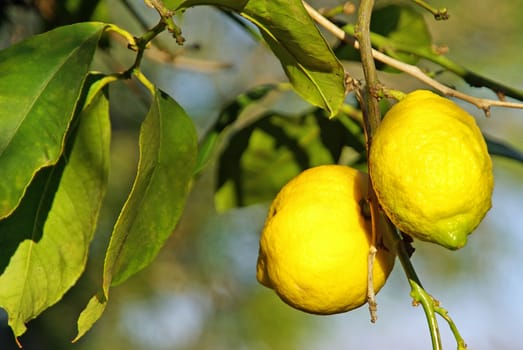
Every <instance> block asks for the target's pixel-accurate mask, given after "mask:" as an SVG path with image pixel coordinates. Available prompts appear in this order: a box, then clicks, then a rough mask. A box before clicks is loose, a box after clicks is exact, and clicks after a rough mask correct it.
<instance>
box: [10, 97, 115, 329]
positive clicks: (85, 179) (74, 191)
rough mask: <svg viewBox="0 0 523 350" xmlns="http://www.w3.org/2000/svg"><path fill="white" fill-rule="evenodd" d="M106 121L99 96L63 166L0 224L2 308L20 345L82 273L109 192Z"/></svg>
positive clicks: (45, 175) (46, 172)
mask: <svg viewBox="0 0 523 350" xmlns="http://www.w3.org/2000/svg"><path fill="white" fill-rule="evenodd" d="M108 116H109V108H108V101H107V99H106V98H105V96H104V95H103V94H100V95H99V96H97V98H95V99H94V100H93V101H92V103H91V105H90V106H89V107H87V108H86V109H85V110H84V111H83V112H82V113H81V114H80V116H79V120H78V123H79V124H78V125H77V126H75V128H74V130H72V134H71V136H70V137H69V138H68V142H67V146H66V149H65V152H64V154H63V156H62V157H61V158H60V161H59V162H58V163H57V164H56V165H54V166H51V167H46V168H44V169H42V170H40V171H39V172H38V173H37V174H36V176H35V177H34V179H33V181H32V182H31V184H30V186H29V187H28V189H27V191H26V193H25V195H24V197H23V199H22V201H21V203H20V205H19V206H18V207H17V209H16V210H15V211H14V212H13V214H12V215H11V216H9V217H7V218H5V219H3V220H1V221H0V232H1V233H2V234H1V235H0V247H2V249H0V273H1V275H0V286H2V287H1V288H0V306H1V307H2V308H4V309H5V310H6V311H7V313H8V317H9V319H8V322H9V325H10V326H11V328H12V329H13V332H14V334H15V336H17V337H18V336H20V335H21V334H23V333H24V332H25V330H26V326H25V323H26V322H27V321H29V320H31V319H33V318H35V317H36V316H38V315H39V314H40V313H41V312H42V311H44V310H45V309H46V308H48V307H49V306H51V305H53V304H54V303H56V302H57V301H59V300H60V299H61V298H62V296H63V295H64V293H65V292H66V291H67V290H68V289H69V288H70V287H71V286H72V285H73V284H74V283H75V282H76V280H77V279H78V278H79V276H80V275H81V273H82V272H83V270H84V267H85V263H86V259H87V253H88V248H89V244H90V242H91V239H92V237H93V234H94V232H95V228H96V223H97V221H98V214H99V211H100V207H101V203H102V199H103V196H104V194H105V189H106V184H107V176H108V167H109V139H110V125H109V117H108Z"/></svg>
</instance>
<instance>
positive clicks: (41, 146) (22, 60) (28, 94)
mask: <svg viewBox="0 0 523 350" xmlns="http://www.w3.org/2000/svg"><path fill="white" fill-rule="evenodd" d="M105 26H106V25H105V24H103V23H79V24H74V25H70V26H64V27H60V28H58V29H55V30H52V31H50V32H47V33H44V34H41V35H36V36H34V37H31V38H30V39H28V40H26V41H23V42H21V43H18V44H15V45H13V46H11V47H9V48H7V49H5V50H3V51H0V72H2V77H1V79H0V130H2V132H1V133H0V169H2V177H1V179H0V218H2V217H6V216H8V215H9V214H10V213H11V212H12V211H13V210H14V209H15V208H16V206H17V205H18V203H19V201H20V199H21V198H22V196H23V194H24V191H25V189H26V188H27V186H28V185H29V183H30V182H31V179H32V178H33V176H34V175H35V173H36V172H37V171H38V170H39V169H41V168H43V167H46V166H50V165H53V164H55V163H56V162H57V161H58V158H59V157H60V154H61V152H62V149H63V143H64V139H65V134H66V132H67V128H68V126H69V123H70V121H71V118H72V116H73V113H74V109H75V105H76V102H77V100H78V97H79V95H80V91H81V88H82V84H83V81H84V78H85V76H86V74H87V71H88V69H89V65H90V63H91V60H92V56H93V54H94V51H95V49H96V45H97V42H98V39H99V38H100V35H101V33H102V31H103V29H104V28H105Z"/></svg>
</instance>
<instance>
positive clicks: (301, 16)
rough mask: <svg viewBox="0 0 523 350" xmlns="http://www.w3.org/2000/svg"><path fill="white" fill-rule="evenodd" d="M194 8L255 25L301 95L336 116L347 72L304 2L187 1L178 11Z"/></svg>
mask: <svg viewBox="0 0 523 350" xmlns="http://www.w3.org/2000/svg"><path fill="white" fill-rule="evenodd" d="M174 3H175V4H176V3H177V2H176V1H174ZM195 5H215V6H220V7H224V8H227V9H230V10H233V11H236V12H238V13H239V14H240V15H242V16H243V17H245V18H246V19H248V20H250V21H251V22H252V23H254V24H255V25H256V26H257V27H258V28H259V30H260V32H261V34H262V36H263V38H264V39H265V41H266V42H267V44H268V45H269V46H270V48H271V50H272V51H273V52H274V54H275V55H276V56H277V57H278V59H279V60H280V62H281V65H282V67H283V69H284V71H285V73H286V74H287V77H288V78H289V80H290V82H291V83H292V85H293V87H294V88H295V90H296V91H297V92H298V94H299V95H300V96H302V97H303V98H304V99H305V100H307V101H308V102H309V103H311V104H313V105H315V106H319V107H321V108H323V109H325V110H327V111H328V112H329V114H330V116H333V115H334V114H336V113H337V111H338V109H339V108H340V106H341V104H342V103H343V100H344V97H345V87H344V70H343V67H342V65H341V64H340V62H339V61H338V59H337V58H336V56H335V55H334V53H333V52H332V49H331V48H330V46H329V44H328V43H327V42H326V41H325V39H324V38H323V36H322V35H321V33H320V32H319V30H318V28H317V27H316V25H315V24H314V22H313V21H312V19H311V18H310V17H309V15H308V14H307V12H306V10H305V8H304V7H303V4H302V2H301V0H273V1H257V0H243V1H235V0H187V1H183V2H181V3H179V4H178V6H177V9H184V8H188V7H191V6H195Z"/></svg>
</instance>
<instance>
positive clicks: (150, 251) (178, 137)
mask: <svg viewBox="0 0 523 350" xmlns="http://www.w3.org/2000/svg"><path fill="white" fill-rule="evenodd" d="M196 158H197V136H196V130H195V127H194V125H193V123H192V121H191V119H190V118H189V117H188V116H187V114H186V113H185V111H184V110H183V109H182V108H181V107H180V106H179V105H178V104H177V103H176V102H175V101H174V100H173V99H172V98H171V97H169V96H168V95H167V94H165V93H163V92H161V91H157V93H156V94H155V96H154V101H153V104H152V106H151V109H150V110H149V113H148V114H147V117H146V118H145V120H144V122H143V124H142V127H141V130H140V160H139V164H138V172H137V175H136V178H135V181H134V185H133V188H132V190H131V193H130V195H129V197H128V199H127V201H126V203H125V205H124V207H123V209H122V211H121V213H120V216H119V218H118V220H117V222H116V225H115V227H114V230H113V233H112V237H111V241H110V243H109V247H108V249H107V253H106V257H105V263H104V276H103V286H102V291H101V292H100V293H98V294H97V295H95V296H94V297H92V298H91V300H90V301H89V304H88V305H87V307H86V308H85V309H84V311H83V312H82V314H81V315H80V318H79V320H78V335H77V337H76V339H75V340H77V339H79V338H80V337H81V336H82V335H83V334H84V333H85V332H87V331H88V330H89V329H90V328H91V327H92V325H93V324H94V323H95V322H96V321H97V320H98V319H99V318H100V316H101V315H102V313H103V311H104V309H105V306H106V304H107V301H108V298H109V288H110V286H111V285H116V284H119V283H122V282H124V281H125V280H126V279H128V278H129V277H130V276H132V275H133V274H135V273H136V272H138V271H140V270H142V269H143V268H144V267H146V266H147V265H149V264H150V263H151V261H152V260H153V259H154V258H155V257H156V255H157V254H158V252H159V250H160V249H161V247H162V246H163V245H164V243H165V241H166V240H167V238H168V237H169V236H170V234H171V233H172V232H173V230H174V228H175V226H176V224H177V223H178V220H179V218H180V216H181V213H182V210H183V207H184V205H185V200H186V198H187V194H188V192H189V183H190V181H191V178H192V175H193V173H194V168H195V165H196Z"/></svg>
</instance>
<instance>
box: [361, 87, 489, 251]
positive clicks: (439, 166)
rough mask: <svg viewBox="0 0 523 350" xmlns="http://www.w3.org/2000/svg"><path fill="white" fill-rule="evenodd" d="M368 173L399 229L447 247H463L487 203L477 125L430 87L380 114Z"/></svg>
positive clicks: (484, 157) (486, 160)
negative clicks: (380, 119) (429, 89)
mask: <svg viewBox="0 0 523 350" xmlns="http://www.w3.org/2000/svg"><path fill="white" fill-rule="evenodd" d="M369 172H370V176H371V179H372V183H373V186H374V189H375V191H376V194H377V197H378V200H379V202H380V204H381V206H382V207H383V209H384V211H385V212H386V213H387V215H388V216H389V218H390V219H391V221H392V222H393V223H394V224H395V225H396V226H397V227H398V228H399V229H401V230H402V231H404V232H405V233H407V234H409V235H411V236H413V237H415V238H418V239H420V240H424V241H428V242H434V243H437V244H439V245H442V246H444V247H446V248H448V249H458V248H461V247H463V246H464V245H465V244H466V243H467V237H468V235H469V234H470V233H471V232H472V231H473V230H474V229H475V228H476V227H477V226H478V225H479V223H480V222H481V220H482V219H483V218H484V216H485V215H486V213H487V211H488V210H489V209H490V208H491V206H492V202H491V198H492V191H493V186H494V177H493V173H492V161H491V159H490V156H489V154H488V151H487V146H486V144H485V140H484V138H483V136H482V134H481V131H480V129H479V128H478V126H477V124H476V122H475V120H474V118H473V117H472V116H471V115H469V114H468V113H467V112H465V111H464V110H463V109H461V108H460V107H459V106H458V105H456V104H455V103H454V102H452V101H450V100H448V99H446V98H443V97H440V96H438V95H436V94H434V93H432V92H430V91H426V90H418V91H414V92H412V93H410V94H408V95H407V96H406V97H405V98H404V99H403V100H401V101H400V102H398V103H397V104H395V105H394V106H393V107H392V108H391V109H390V110H389V111H388V112H387V113H386V115H385V117H384V119H383V122H382V123H381V124H380V126H379V127H378V130H377V132H376V134H375V135H374V138H373V140H372V146H371V150H370V154H369Z"/></svg>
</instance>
